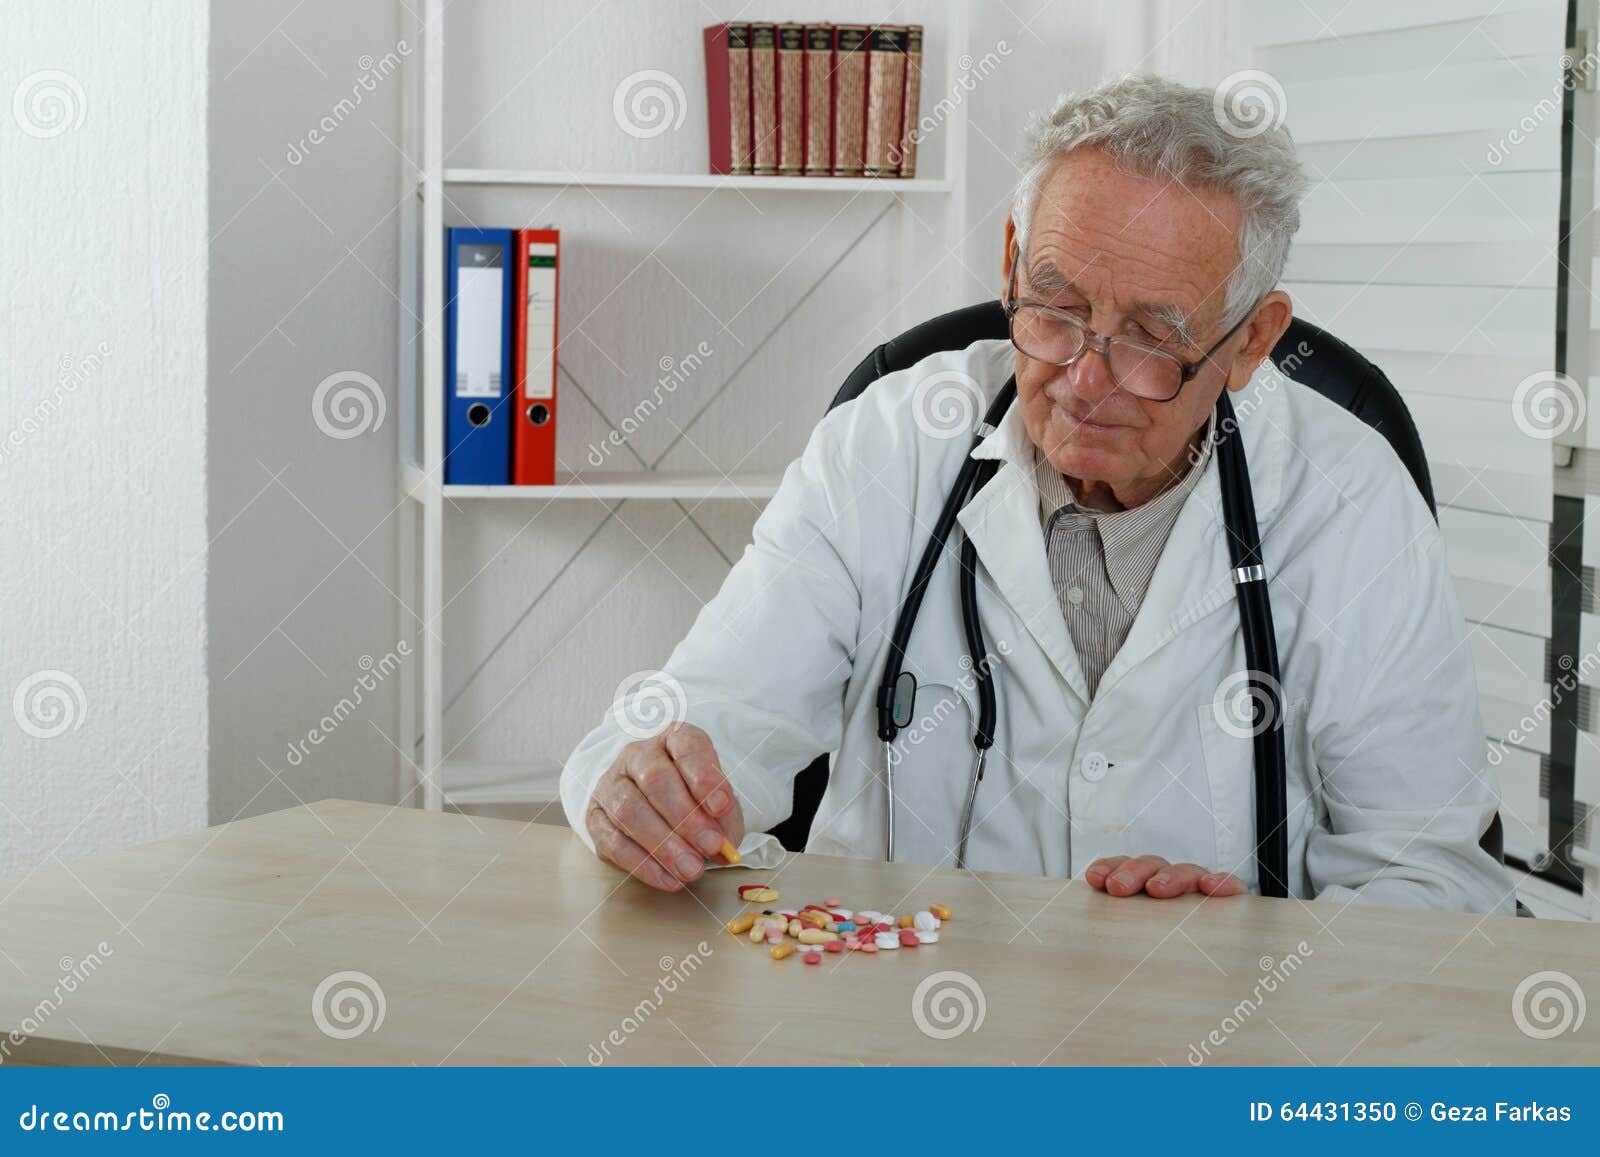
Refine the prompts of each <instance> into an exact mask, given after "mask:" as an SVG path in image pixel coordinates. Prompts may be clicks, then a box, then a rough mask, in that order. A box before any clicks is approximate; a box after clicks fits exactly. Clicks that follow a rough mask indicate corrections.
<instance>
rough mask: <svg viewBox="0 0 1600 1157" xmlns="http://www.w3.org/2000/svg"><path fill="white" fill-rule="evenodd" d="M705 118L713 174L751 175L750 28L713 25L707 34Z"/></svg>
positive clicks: (733, 25) (705, 38) (705, 37)
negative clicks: (749, 173)
mask: <svg viewBox="0 0 1600 1157" xmlns="http://www.w3.org/2000/svg"><path fill="white" fill-rule="evenodd" d="M704 40H705V50H706V116H707V126H706V127H707V129H708V130H709V133H708V135H709V143H710V146H711V171H712V172H713V173H748V172H750V164H751V158H750V26H749V25H748V24H713V25H712V26H711V27H709V28H707V29H706V30H705V33H704Z"/></svg>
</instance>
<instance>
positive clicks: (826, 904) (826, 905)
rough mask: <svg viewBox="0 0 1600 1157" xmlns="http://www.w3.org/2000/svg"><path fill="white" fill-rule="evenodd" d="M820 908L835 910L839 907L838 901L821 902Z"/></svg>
mask: <svg viewBox="0 0 1600 1157" xmlns="http://www.w3.org/2000/svg"><path fill="white" fill-rule="evenodd" d="M822 906H823V907H824V908H837V907H838V906H839V901H837V900H824V901H823V902H822Z"/></svg>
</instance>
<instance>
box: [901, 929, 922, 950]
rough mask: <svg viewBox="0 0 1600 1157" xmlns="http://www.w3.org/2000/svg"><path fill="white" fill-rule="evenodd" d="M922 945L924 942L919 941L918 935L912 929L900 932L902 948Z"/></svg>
mask: <svg viewBox="0 0 1600 1157" xmlns="http://www.w3.org/2000/svg"><path fill="white" fill-rule="evenodd" d="M921 943H922V941H920V940H918V939H917V934H916V933H915V932H913V931H912V930H911V929H910V928H902V929H901V930H900V947H902V948H915V947H916V946H917V945H918V944H921Z"/></svg>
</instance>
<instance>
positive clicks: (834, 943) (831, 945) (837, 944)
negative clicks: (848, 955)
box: [822, 940, 844, 952]
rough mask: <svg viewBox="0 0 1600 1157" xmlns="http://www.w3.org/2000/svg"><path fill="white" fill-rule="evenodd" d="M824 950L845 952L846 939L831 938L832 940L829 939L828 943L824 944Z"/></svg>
mask: <svg viewBox="0 0 1600 1157" xmlns="http://www.w3.org/2000/svg"><path fill="white" fill-rule="evenodd" d="M822 950H823V951H824V952H843V951H844V941H843V940H830V941H828V942H827V943H826V944H824V945H823V946H822Z"/></svg>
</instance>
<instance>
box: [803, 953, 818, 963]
mask: <svg viewBox="0 0 1600 1157" xmlns="http://www.w3.org/2000/svg"><path fill="white" fill-rule="evenodd" d="M800 959H801V960H804V961H805V962H806V963H807V964H821V963H822V953H820V952H807V953H806V954H805V955H804V956H802V957H801V958H800Z"/></svg>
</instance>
